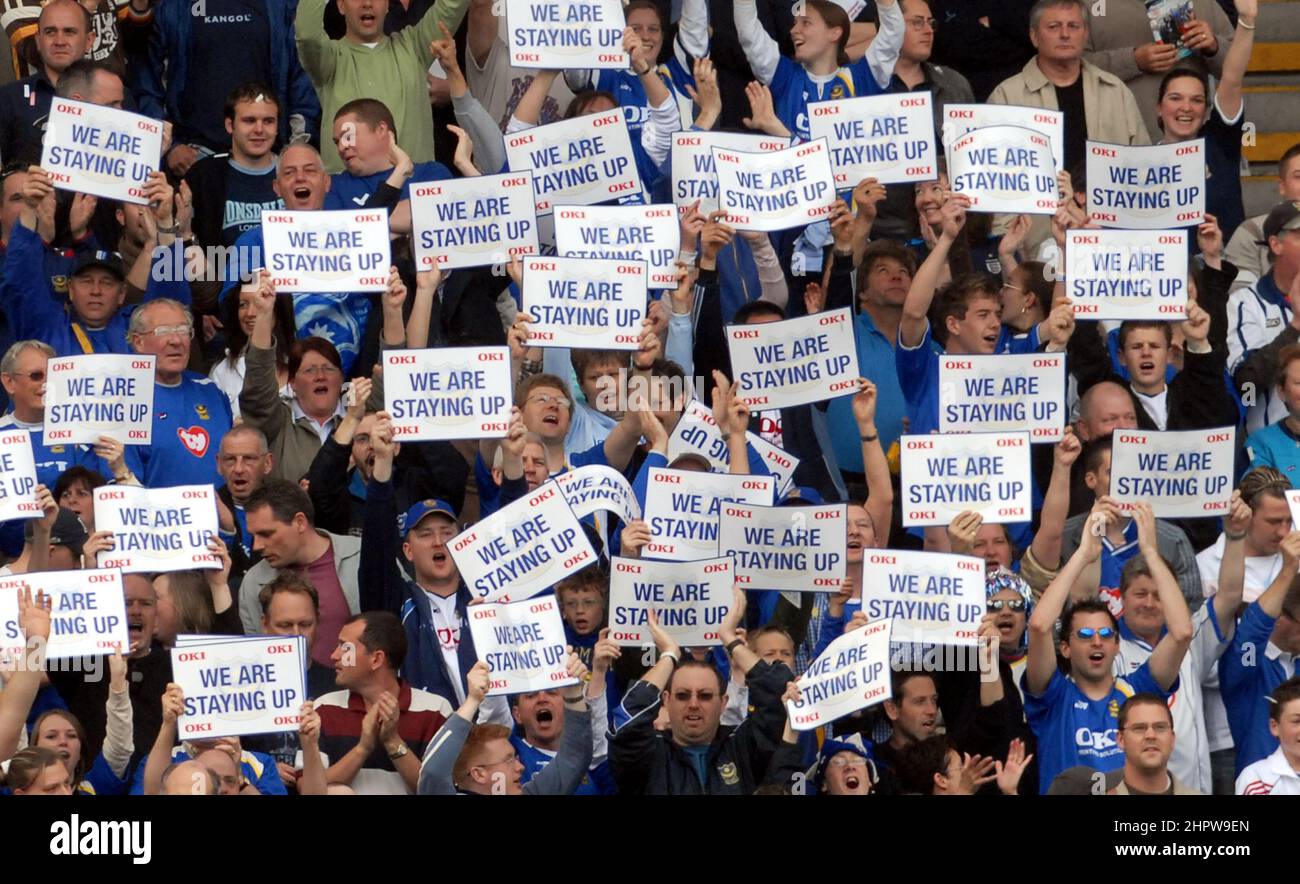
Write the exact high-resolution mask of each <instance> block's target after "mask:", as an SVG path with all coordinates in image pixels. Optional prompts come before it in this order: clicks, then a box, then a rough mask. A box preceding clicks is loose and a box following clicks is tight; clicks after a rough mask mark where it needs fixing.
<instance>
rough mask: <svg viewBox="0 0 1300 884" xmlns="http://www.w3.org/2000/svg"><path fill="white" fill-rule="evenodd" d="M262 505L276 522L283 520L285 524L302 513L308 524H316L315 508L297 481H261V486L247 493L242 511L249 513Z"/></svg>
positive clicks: (313, 525)
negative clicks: (268, 509) (246, 501)
mask: <svg viewBox="0 0 1300 884" xmlns="http://www.w3.org/2000/svg"><path fill="white" fill-rule="evenodd" d="M262 507H269V508H270V510H271V516H272V517H273V518H274V519H275V520H276V521H277V522H284V523H285V524H286V525H287V524H289V523H290V522H292V521H293V517H294V516H296V515H298V513H302V514H303V515H304V516H306V517H307V524H308V525H311V526H312V527H315V526H316V509H315V507H313V506H312V505H311V498H310V497H308V496H307V492H306V491H303V490H302V488H301V487H300V486H299V485H298V483H297V482H290V481H289V480H288V479H267V480H266V481H265V482H263V483H262V487H261V488H259V489H257V490H256V491H254V492H253V493H252V494H250V495H248V503H246V504H244V512H245V513H251V512H253V511H254V510H257V509H261V508H262Z"/></svg>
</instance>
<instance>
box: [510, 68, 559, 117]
mask: <svg viewBox="0 0 1300 884" xmlns="http://www.w3.org/2000/svg"><path fill="white" fill-rule="evenodd" d="M559 75H560V72H559V71H538V72H537V73H536V74H534V75H533V79H532V80H531V81H529V83H528V88H527V89H525V90H524V97H523V98H521V99H519V104H517V105H515V113H514V118H513V119H512V120H511V121H510V122H511V129H510V131H518V129H527V128H529V127H531V126H536V125H537V124H538V123H540V122H541V121H542V108H543V107H544V106H545V105H546V96H547V95H550V94H551V86H553V85H555V78H556V77H558V76H559ZM516 124H517V128H516Z"/></svg>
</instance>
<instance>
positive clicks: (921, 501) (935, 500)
mask: <svg viewBox="0 0 1300 884" xmlns="http://www.w3.org/2000/svg"><path fill="white" fill-rule="evenodd" d="M898 441H899V446H900V448H901V451H902V464H901V469H900V471H899V472H900V476H901V479H902V483H901V484H902V493H903V500H902V507H903V527H905V528H911V527H913V526H917V527H924V526H927V525H945V526H946V525H951V524H952V520H953V519H954V518H956V517H957V515H958V514H960V513H961V512H963V511H966V510H969V511H971V512H974V513H979V514H980V515H981V516H982V517H983V518H984V521H985V523H986V524H991V523H996V522H1027V521H1029V519H1030V517H1031V515H1032V510H1031V501H1030V480H1029V434H1028V433H967V434H954V435H933V436H903V437H901V438H900V439H899V440H898Z"/></svg>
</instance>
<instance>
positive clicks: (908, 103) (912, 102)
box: [898, 98, 929, 107]
mask: <svg viewBox="0 0 1300 884" xmlns="http://www.w3.org/2000/svg"><path fill="white" fill-rule="evenodd" d="M927 104H929V101H928V100H927V99H925V98H904V99H903V100H902V101H900V102H899V103H898V106H899V107H925V106H926V105H927Z"/></svg>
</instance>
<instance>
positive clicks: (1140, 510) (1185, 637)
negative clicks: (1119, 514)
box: [1133, 503, 1192, 690]
mask: <svg viewBox="0 0 1300 884" xmlns="http://www.w3.org/2000/svg"><path fill="white" fill-rule="evenodd" d="M1133 521H1134V522H1136V523H1137V530H1138V552H1139V553H1141V555H1142V558H1143V559H1144V560H1145V561H1146V563H1147V567H1148V568H1149V569H1150V570H1151V579H1152V580H1153V581H1154V582H1155V585H1156V591H1157V592H1158V593H1159V594H1160V607H1161V608H1163V609H1164V613H1165V630H1166V632H1165V635H1164V637H1163V638H1162V639H1160V642H1159V643H1158V644H1157V645H1156V647H1155V650H1154V651H1152V652H1151V658H1150V660H1149V661H1148V666H1149V667H1150V669H1151V677H1152V678H1154V679H1155V680H1156V681H1157V682H1158V683H1159V684H1160V686H1161V687H1162V688H1164V689H1165V690H1169V689H1170V688H1171V687H1173V685H1174V683H1175V682H1177V681H1178V668H1179V667H1180V666H1182V665H1183V657H1184V656H1186V654H1187V649H1188V647H1190V646H1191V644H1192V615H1191V614H1190V613H1189V612H1188V610H1187V601H1186V600H1185V599H1184V598H1183V591H1182V589H1181V588H1180V587H1179V586H1178V580H1177V578H1175V577H1174V572H1173V571H1171V570H1169V566H1168V565H1167V564H1166V563H1165V560H1164V557H1163V556H1161V555H1160V547H1159V545H1158V544H1157V542H1156V517H1155V516H1154V515H1152V513H1151V505H1150V504H1147V503H1139V504H1137V505H1136V507H1134V510H1133Z"/></svg>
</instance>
